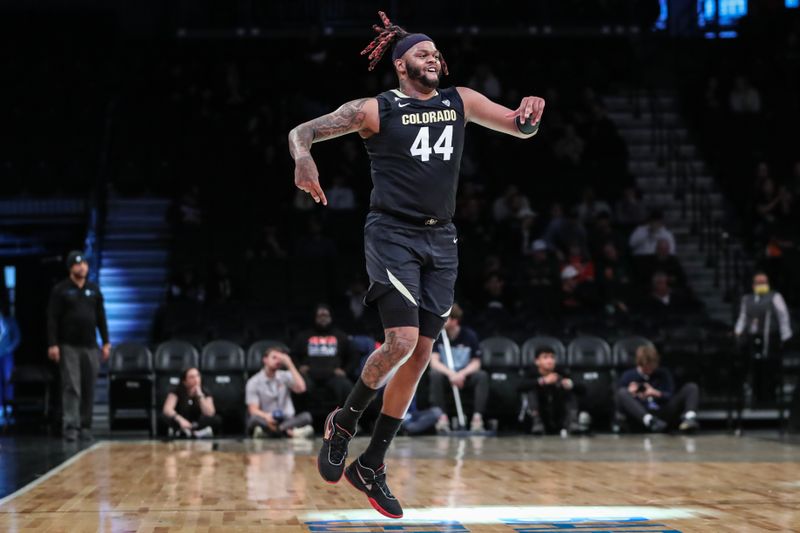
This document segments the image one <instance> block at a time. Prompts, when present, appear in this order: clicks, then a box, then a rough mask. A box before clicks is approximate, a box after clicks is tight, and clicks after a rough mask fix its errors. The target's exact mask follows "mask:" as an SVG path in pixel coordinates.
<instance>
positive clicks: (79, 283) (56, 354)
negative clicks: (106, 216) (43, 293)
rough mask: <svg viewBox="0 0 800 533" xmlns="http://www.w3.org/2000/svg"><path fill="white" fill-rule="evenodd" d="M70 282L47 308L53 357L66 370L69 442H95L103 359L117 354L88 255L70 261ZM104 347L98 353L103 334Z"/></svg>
mask: <svg viewBox="0 0 800 533" xmlns="http://www.w3.org/2000/svg"><path fill="white" fill-rule="evenodd" d="M67 268H68V269H69V277H67V279H65V280H64V281H62V282H60V283H58V284H57V285H56V286H55V287H53V290H52V292H51V293H50V302H49V303H48V306H47V340H48V346H49V348H48V350H47V356H48V357H49V358H50V360H52V361H53V362H55V363H57V364H58V367H59V370H60V371H61V406H62V411H63V420H62V424H63V437H64V439H66V440H67V441H75V440H77V438H78V437H79V436H80V438H81V440H92V433H91V429H92V408H93V407H94V387H95V379H96V377H97V370H98V368H99V366H100V362H99V360H98V359H99V356H100V355H101V353H102V357H103V361H107V360H108V357H109V355H110V354H111V344H110V342H109V340H108V324H107V322H106V311H105V307H104V305H103V294H102V293H101V292H100V287H98V286H97V284H95V283H92V282H91V281H89V280H88V279H87V276H88V275H89V263H88V262H87V260H86V256H85V255H84V254H83V252H80V251H72V252H70V253H69V255H68V256H67ZM98 330H99V331H100V337H101V338H102V339H103V348H102V350H98V348H97V340H96V339H97V331H98Z"/></svg>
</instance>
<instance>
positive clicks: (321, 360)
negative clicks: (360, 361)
mask: <svg viewBox="0 0 800 533" xmlns="http://www.w3.org/2000/svg"><path fill="white" fill-rule="evenodd" d="M352 351H353V350H352V346H351V344H350V339H348V338H347V335H346V334H345V333H344V332H343V331H341V330H339V329H337V328H329V329H325V330H318V329H309V330H306V331H302V332H300V334H299V335H298V336H297V339H296V340H295V343H294V346H293V347H292V356H293V357H294V358H295V361H296V362H297V364H298V366H299V365H308V366H309V374H310V375H311V377H314V378H324V377H329V376H331V375H333V371H334V370H336V369H337V368H341V369H342V370H344V371H345V372H347V373H348V374H350V373H351V371H352V370H353V365H354V364H355V361H354V360H353V359H354V357H353V353H352Z"/></svg>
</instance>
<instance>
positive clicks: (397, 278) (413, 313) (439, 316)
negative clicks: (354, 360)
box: [364, 211, 458, 338]
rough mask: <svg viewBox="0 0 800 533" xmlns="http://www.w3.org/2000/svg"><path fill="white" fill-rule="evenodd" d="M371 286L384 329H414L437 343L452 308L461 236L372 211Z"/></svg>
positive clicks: (368, 231)
mask: <svg viewBox="0 0 800 533" xmlns="http://www.w3.org/2000/svg"><path fill="white" fill-rule="evenodd" d="M364 251H365V255H366V260H367V274H368V275H369V281H370V287H369V291H368V292H367V296H366V298H365V303H366V304H368V305H369V304H373V303H376V304H377V306H378V310H379V312H380V314H381V320H382V321H383V327H384V328H390V327H401V326H413V327H419V328H420V335H424V336H427V337H432V338H436V336H438V333H439V331H440V330H441V327H442V325H443V324H444V321H445V320H446V319H447V317H448V316H449V315H450V310H451V309H452V307H453V297H454V291H455V284H456V277H457V275H458V234H457V232H456V227H455V225H454V224H453V223H451V222H450V223H446V224H442V225H437V226H424V225H422V224H420V225H415V224H413V223H411V222H408V221H405V220H400V219H398V218H396V217H393V216H392V215H389V214H386V213H380V212H375V211H372V212H370V213H369V214H368V215H367V222H366V225H365V226H364Z"/></svg>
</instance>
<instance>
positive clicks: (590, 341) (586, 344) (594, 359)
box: [567, 336, 611, 368]
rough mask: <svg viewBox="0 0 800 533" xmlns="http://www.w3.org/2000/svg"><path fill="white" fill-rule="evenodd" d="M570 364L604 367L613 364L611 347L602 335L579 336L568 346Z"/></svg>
mask: <svg viewBox="0 0 800 533" xmlns="http://www.w3.org/2000/svg"><path fill="white" fill-rule="evenodd" d="M567 360H568V362H569V365H570V366H575V367H586V368H603V367H607V366H610V365H611V347H610V346H609V345H608V343H607V342H606V341H604V340H603V339H601V338H600V337H592V336H585V337H578V338H577V339H574V340H573V341H572V342H570V343H569V346H568V347H567Z"/></svg>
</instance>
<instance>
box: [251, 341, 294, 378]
mask: <svg viewBox="0 0 800 533" xmlns="http://www.w3.org/2000/svg"><path fill="white" fill-rule="evenodd" d="M270 346H278V347H279V348H280V349H281V350H283V351H284V352H286V353H289V347H288V346H286V344H284V343H283V342H281V341H276V340H272V339H262V340H260V341H256V342H254V343H253V344H251V345H250V348H248V349H247V361H246V362H247V364H246V370H247V375H248V377H249V376H252V375H254V374H257V373H258V372H259V371H260V370H261V369H262V368H263V366H264V365H263V364H262V363H261V359H262V358H263V357H264V352H265V351H266V349H267V348H269V347H270Z"/></svg>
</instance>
